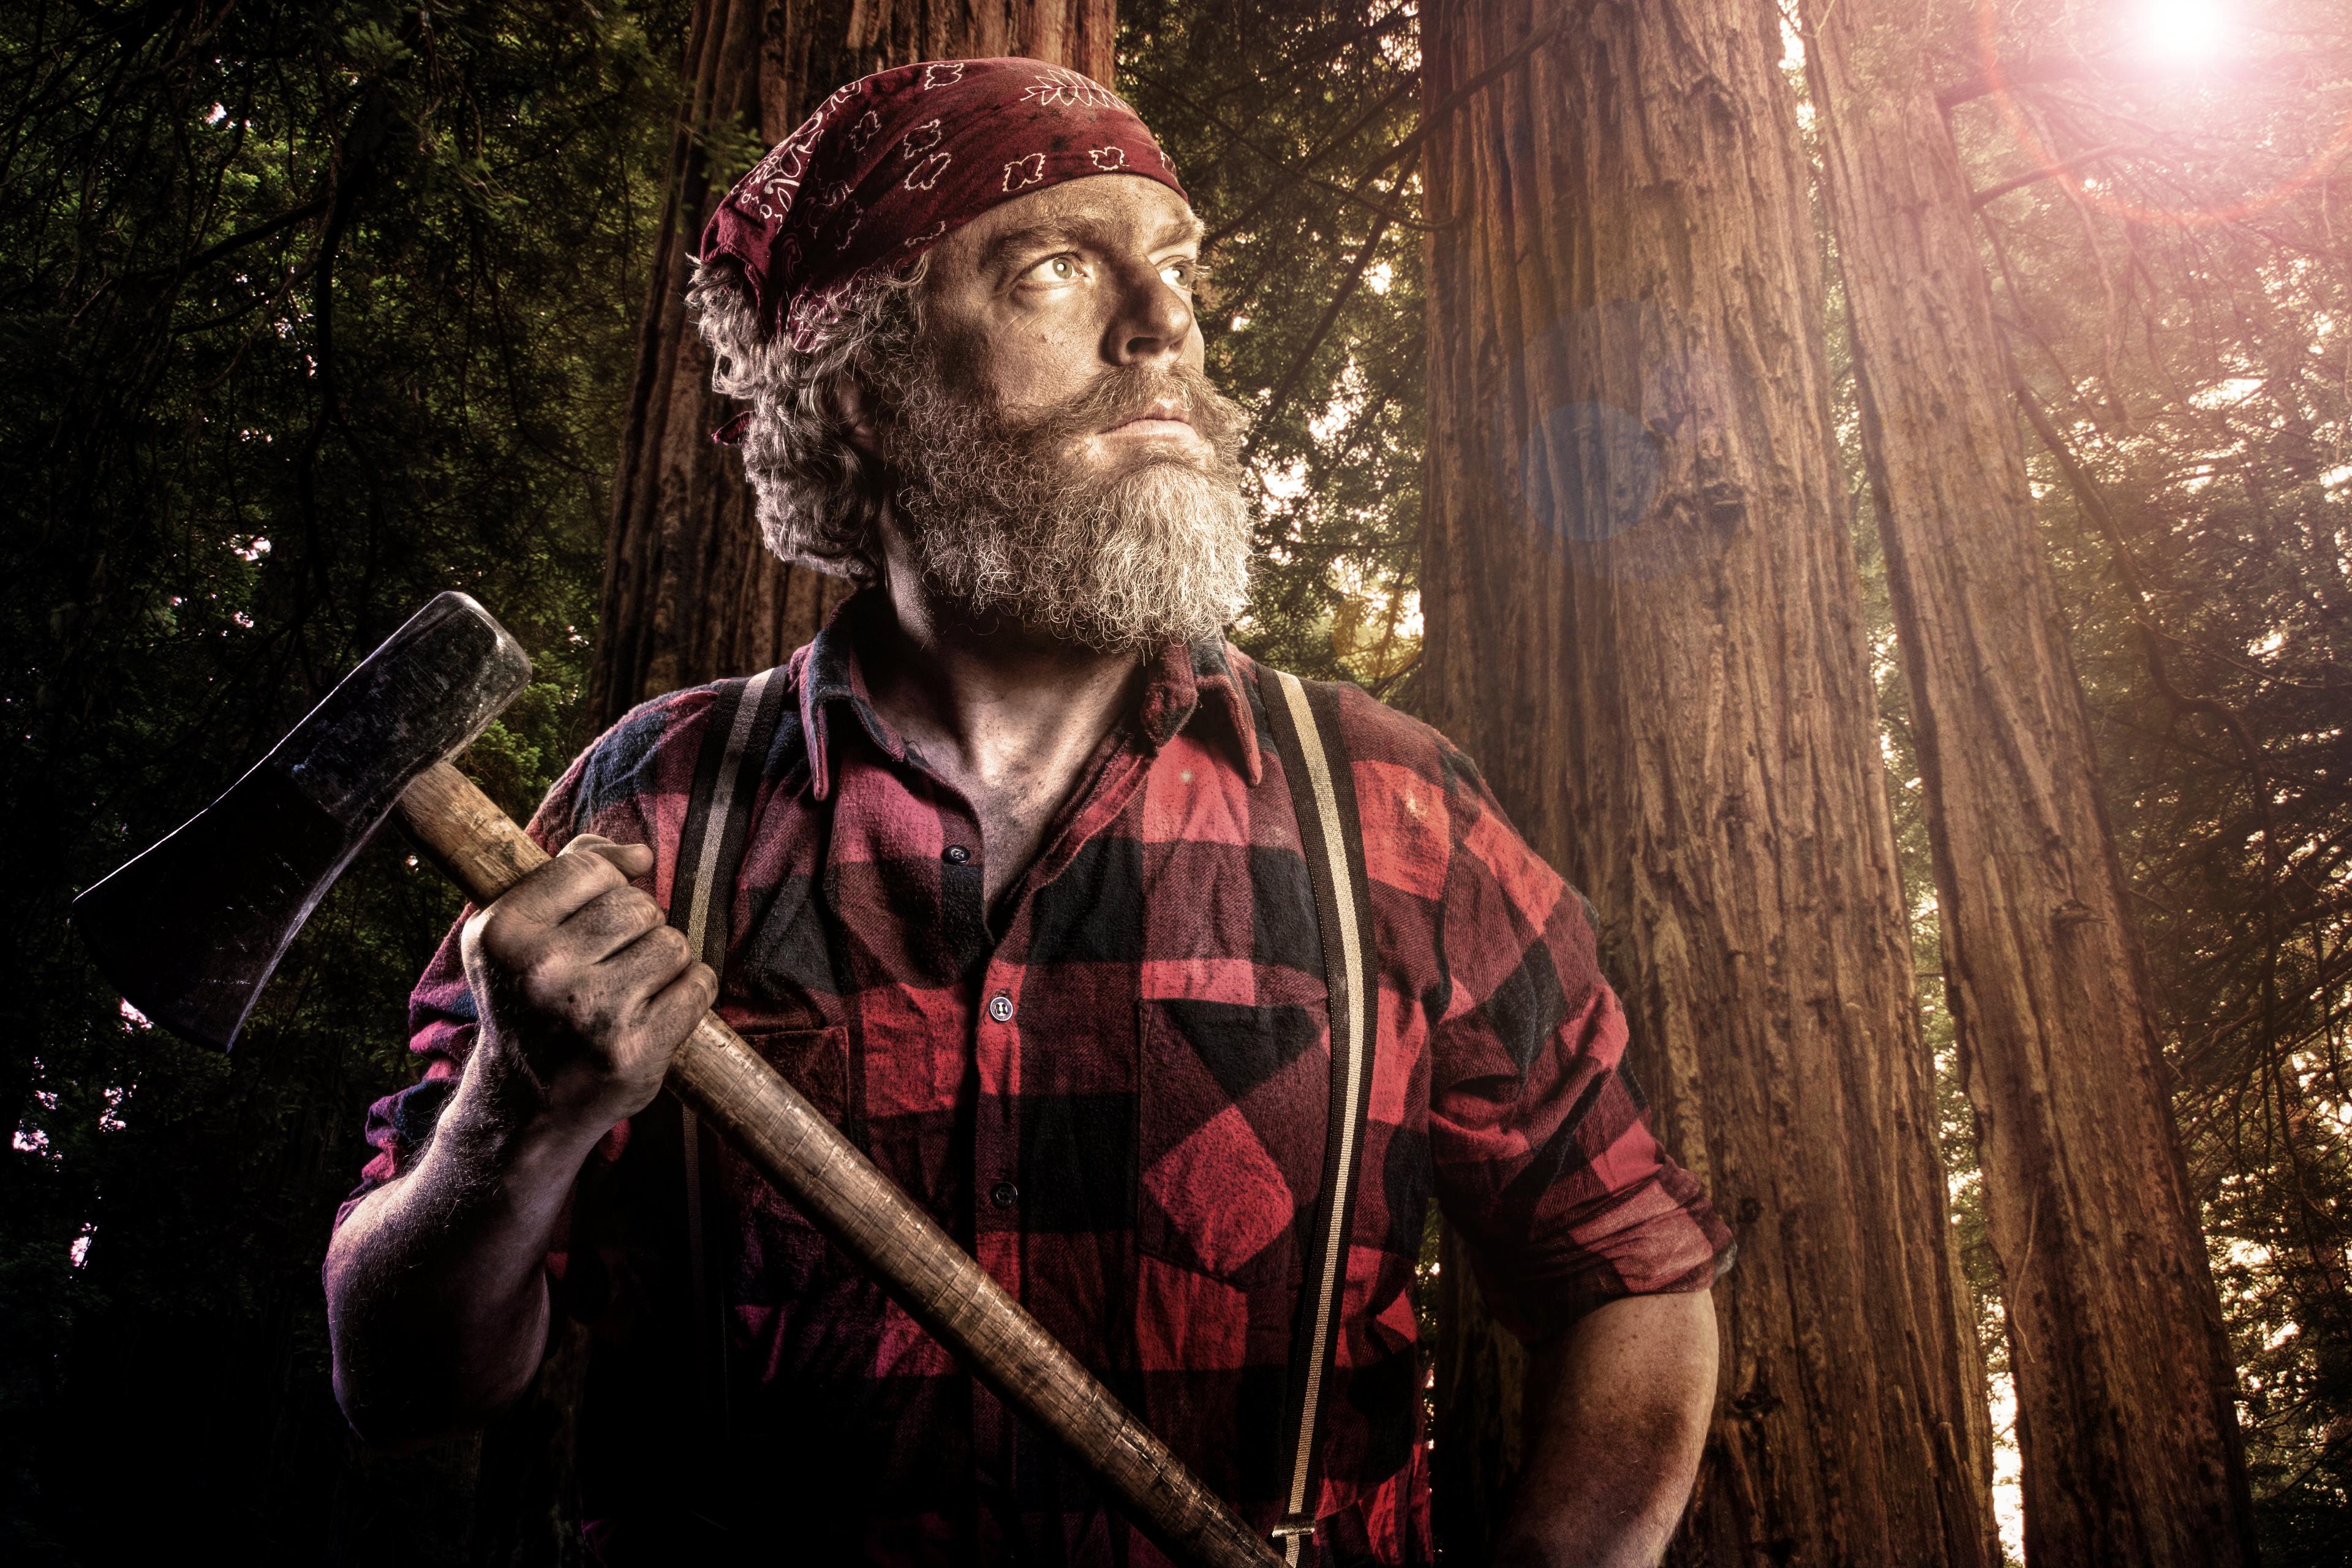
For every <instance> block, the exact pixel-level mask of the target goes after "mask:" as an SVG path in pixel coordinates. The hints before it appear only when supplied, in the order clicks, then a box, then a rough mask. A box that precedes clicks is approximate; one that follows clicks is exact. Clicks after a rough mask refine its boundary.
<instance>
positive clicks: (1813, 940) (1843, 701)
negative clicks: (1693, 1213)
mask: <svg viewBox="0 0 2352 1568" xmlns="http://www.w3.org/2000/svg"><path fill="white" fill-rule="evenodd" d="M1542 34H1549V35H1551V41H1550V42H1549V46H1548V47H1539V48H1538V49H1536V50H1535V51H1534V53H1533V54H1532V55H1531V56H1529V58H1528V62H1527V64H1526V65H1525V66H1524V67H1522V68H1518V69H1517V70H1514V71H1512V72H1510V73H1508V74H1506V75H1505V76H1503V77H1502V78H1501V79H1498V80H1497V81H1496V82H1495V83H1494V84H1493V86H1492V88H1491V89H1489V90H1487V91H1486V92H1483V93H1481V94H1478V95H1476V96H1475V97H1474V98H1472V99H1471V100H1469V101H1468V102H1467V103H1466V104H1465V105H1464V106H1463V107H1461V109H1460V110H1458V112H1456V113H1455V114H1454V116H1453V117H1452V118H1450V119H1449V120H1447V121H1444V123H1442V124H1439V125H1437V126H1435V127H1434V129H1433V134H1432V137H1431V140H1430V144H1429V164H1428V176H1427V177H1428V181H1429V196H1430V206H1431V208H1432V210H1433V212H1436V213H1441V214H1444V215H1445V216H1446V217H1447V218H1448V219H1450V220H1451V222H1450V225H1449V226H1445V227H1442V228H1439V229H1437V230H1435V231H1434V233H1433V237H1432V239H1431V251H1430V263H1429V271H1428V277H1427V283H1426V287H1427V291H1428V300H1429V335H1428V342H1429V355H1430V377H1431V385H1430V406H1429V417H1430V456H1429V462H1428V466H1427V473H1428V485H1427V491H1426V494H1425V497H1424V503H1423V504H1424V508H1425V517H1426V531H1425V535H1424V540H1425V553H1424V561H1423V582H1422V588H1423V603H1424V606H1425V609H1426V614H1427V617H1428V651H1427V654H1426V655H1425V658H1426V659H1427V661H1428V666H1429V668H1428V671H1427V675H1426V686H1425V691H1426V693H1427V695H1426V699H1425V706H1426V708H1427V710H1428V711H1429V712H1430V715H1431V717H1432V718H1433V719H1434V720H1435V721H1437V722H1438V723H1439V725H1440V726H1441V727H1442V728H1444V729H1445V730H1447V731H1449V732H1450V733H1451V734H1453V735H1454V737H1455V738H1456V739H1457V740H1458V741H1460V742H1462V743H1463V744H1464V745H1465V748H1466V749H1467V750H1468V751H1469V752H1471V753H1472V754H1473V755H1474V756H1475V757H1476V758H1477V759H1478V760H1479V762H1480V763H1481V764H1482V765H1483V766H1484V767H1485V768H1486V770H1487V773H1488V777H1489V779H1490V781H1491V782H1492V784H1493V785H1494V787H1495V789H1496V792H1497V794H1498V795H1500V796H1501V798H1502V800H1503V801H1504V803H1505V805H1507V806H1508V807H1509V808H1510V810H1511V811H1512V813H1513V815H1514V816H1515V817H1516V818H1517V821H1518V823H1519V825H1520V826H1521V827H1522V828H1523V829H1525V830H1526V831H1527V833H1528V837H1529V838H1530V840H1531V841H1532V842H1533V843H1534V844H1535V845H1536V846H1537V847H1538V848H1539V849H1541V850H1543V851H1544V852H1545V853H1546V854H1547V855H1549V857H1550V858H1552V859H1553V860H1554V862H1555V863H1556V864H1557V865H1559V868H1561V870H1562V871H1563V872H1565V873H1566V874H1567V875H1568V877H1569V878H1570V880H1571V881H1573V882H1575V883H1577V884H1578V885H1579V886H1580V887H1581V888H1583V889H1585V891H1586V892H1587V893H1588V894H1589V895H1590V896H1591V898H1592V900H1593V901H1594V902H1595V904H1596V905H1597V906H1598V907H1599V910H1600V917H1601V933H1602V942H1603V949H1604V957H1605V959H1606V961H1607V962H1608V963H1609V964H1610V966H1611V968H1612V977H1613V978H1614V979H1616V980H1617V981H1618V983H1619V984H1620V985H1621V987H1622V992H1623V994H1624V998H1625V1003H1626V1007H1627V1011H1628V1014H1629V1015H1630V1018H1631V1021H1632V1026H1633V1037H1634V1042H1635V1045H1634V1056H1635V1060H1636V1062H1637V1065H1638V1068H1639V1070H1640V1073H1641V1077H1642V1079H1643V1083H1644V1084H1645V1085H1647V1086H1648V1087H1649V1089H1650V1091H1651V1093H1652V1095H1653V1098H1654V1103H1655V1106H1656V1110H1657V1113H1658V1120H1659V1123H1660V1126H1661V1129H1662V1131H1664V1135H1665V1137H1666V1140H1667V1142H1668V1144H1669V1146H1670V1147H1672V1148H1673V1149H1674V1150H1675V1152H1677V1153H1678V1154H1679V1155H1680V1156H1681V1157H1682V1158H1683V1159H1684V1160H1685V1162H1686V1163H1688V1164H1689V1165H1690V1166H1691V1167H1692V1168H1693V1169H1694V1170H1696V1172H1698V1173H1700V1174H1701V1175H1702V1176H1704V1177H1705V1179H1706V1181H1707V1183H1708V1184H1709V1187H1710V1189H1711V1191H1712V1193H1713V1195H1714V1198H1715V1201H1716V1203H1717V1205H1718V1206H1719V1207H1720V1208H1721V1209H1722V1210H1723V1212H1724V1214H1725V1215H1726V1216H1727V1218H1728V1219H1729V1220H1730V1221H1731V1222H1732V1224H1733V1225H1734V1227H1735V1229H1736V1231H1737V1234H1738V1238H1739V1243H1740V1258H1739V1260H1738V1265H1737V1266H1736V1267H1735V1268H1733V1270H1732V1272H1731V1273H1730V1274H1729V1275H1728V1276H1727V1278H1726V1279H1725V1280H1724V1281H1723V1282H1722V1284H1720V1285H1719V1286H1718V1287H1717V1301H1718V1303H1719V1306H1720V1311H1721V1321H1722V1327H1723V1331H1724V1359H1723V1387H1722V1394H1721V1404H1720V1405H1719V1407H1718V1412H1717V1418H1716V1420H1715V1423H1714V1427H1713V1431H1712V1434H1711V1436H1710V1440H1709V1443H1708V1447H1707V1458H1706V1465H1705V1468H1704V1471H1703V1473H1702V1478H1701V1482H1700V1493H1699V1496H1698V1499H1697V1500H1696V1505H1695V1509H1694V1511H1693V1513H1692V1515H1691V1517H1690V1519H1689V1520H1688V1521H1686V1523H1685V1528H1684V1531H1683V1533H1682V1535H1681V1536H1680V1538H1679V1540H1678V1542H1677V1545H1676V1548H1675V1552H1676V1557H1677V1560H1678V1561H1682V1562H1687V1563H1751V1562H1803V1563H1822V1564H1828V1563H1852V1564H1856V1565H1861V1564H1871V1565H1874V1568H1875V1565H1878V1564H1884V1563H1949V1564H1970V1565H1974V1564H1982V1563H1995V1562H1998V1561H1999V1552H1998V1549H1997V1547H1996V1545H1995V1543H1994V1540H1993V1532H1992V1522H1991V1513H1990V1500H1989V1496H1988V1486H1989V1480H1990V1435H1989V1427H1988V1421H1987V1417H1986V1414H1985V1406H1984V1392H1983V1382H1982V1375H1981V1369H1980V1368H1979V1364H1978V1359H1977V1354H1976V1347H1975V1342H1974V1339H1973V1335H1972V1332H1971V1330H1970V1327H1969V1316H1968V1313H1967V1310H1966V1308H1965V1304H1964V1301H1963V1298H1962V1290H1961V1286H1960V1283H1959V1280H1958V1274H1957V1271H1956V1268H1955V1264H1954V1258H1953V1255H1952V1250H1951V1246H1950V1243H1949V1240H1948V1226H1947V1222H1946V1194H1945V1190H1944V1183H1943V1173H1942V1171H1941V1169H1940V1167H1939V1164H1938V1163H1937V1157H1936V1153H1935V1150H1934V1145H1933V1142H1932V1131H1931V1130H1932V1128H1933V1127H1934V1125H1935V1107H1934V1100H1933V1092H1932V1089H1933V1085H1932V1071H1931V1064H1930V1062H1929V1060H1928V1058H1927V1055H1926V1053H1925V1052H1924V1050H1923V1049H1922V1048H1921V1046H1920V1042H1919V1038H1918V1034H1917V1029H1916V1018H1915V1014H1914V1009H1913V1002H1912V976H1911V960H1910V944H1909V938H1908V933H1907V931H1906V927H1905V921H1904V913H1903V910H1902V907H1901V903H1900V891H1899V886H1898V882H1897V878H1896V872H1895V862H1894V845H1893V838H1892V833H1891V829H1890V824H1889V818H1888V813H1887V806H1886V801H1885V795H1884V793H1883V788H1882V785H1881V783H1880V777H1879V774H1878V772H1877V769H1876V767H1875V765H1874V754H1875V751H1876V744H1877V737H1876V725H1875V713H1874V700H1873V696H1872V691H1871V686H1870V681H1869V677H1868V673H1867V669H1866V666H1865V662H1864V647H1863V627H1862V626H1861V624H1860V614H1859V597H1858V595H1857V593H1856V591H1855V583H1854V568H1853V560H1852V555H1851V549H1850V545H1849V543H1848V541H1847V539H1846V536H1845V534H1844V532H1843V524H1842V509H1841V506H1840V495H1841V492H1842V489H1843V486H1842V484H1841V482H1840V477H1839V475H1838V474H1837V473H1836V471H1835V459H1834V455H1833V454H1834V447H1833V444H1832V436H1831V432H1830V429H1829V425H1828V407H1827V404H1828V400H1827V383H1826V376H1825V374H1824V370H1823V363H1822V349H1821V335H1820V334H1821V323H1820V318H1819V314H1818V310H1819V303H1818V302H1819V289H1820V276H1821V275H1820V263H1819V258H1818V255H1817V253H1816V249H1815V246H1814V242H1813V239H1812V236H1811V216H1810V213H1809V209H1808V203H1807V194H1806V183H1805V175H1804V170H1803V167H1802V164H1801V160H1800V157H1799V153H1798V149H1797V136H1796V128H1795V124H1794V120H1793V106H1792V102H1791V100H1790V94H1789V92H1788V89H1787V87H1786V84H1785V83H1784V81H1783V79H1781V77H1780V67H1779V62H1780V56H1781V37H1780V18H1779V16H1778V14H1777V12H1776V11H1775V10H1774V8H1773V6H1772V5H1769V4H1766V3H1761V0H1675V3H1669V4H1659V5H1643V6H1601V7H1584V6H1571V5H1549V4H1540V3H1533V4H1531V3H1529V0H1499V3H1490V4H1482V5H1468V6H1447V7H1441V8H1437V9H1434V10H1433V11H1432V12H1431V13H1430V14H1429V15H1428V16H1427V31H1426V36H1425V39H1424V47H1423V68H1424V100H1425V101H1426V102H1429V103H1431V104H1437V103H1441V102H1443V101H1444V100H1445V99H1446V97H1447V95H1448V94H1449V93H1450V92H1451V91H1452V90H1453V89H1454V87H1455V86H1456V85H1458V84H1460V83H1463V82H1465V81H1468V80H1470V79H1474V78H1475V77H1476V76H1477V75H1478V74H1479V73H1480V72H1481V71H1483V70H1485V69H1486V68H1488V67H1489V66H1490V65H1491V64H1493V63H1494V62H1496V60H1498V59H1500V58H1502V57H1503V56H1504V55H1505V54H1506V53H1507V51H1508V50H1510V49H1511V48H1512V47H1515V46H1517V45H1518V44H1519V43H1521V42H1522V41H1523V40H1526V39H1528V38H1529V37H1534V36H1538V35H1542ZM1448 1447H1449V1445H1448V1440H1447V1438H1446V1436H1444V1433H1443V1432H1441V1434H1440V1437H1439V1444H1438V1456H1437V1458H1438V1461H1439V1463H1440V1465H1441V1466H1444V1465H1447V1464H1449V1463H1450V1459H1451V1456H1450V1454H1449V1452H1448ZM1445 1484H1446V1477H1445V1476H1444V1474H1443V1473H1441V1476H1440V1485H1441V1487H1442V1486H1444V1485H1445ZM1460 1503H1461V1500H1460V1499H1459V1498H1458V1497H1457V1499H1456V1500H1454V1502H1453V1503H1451V1504H1449V1505H1448V1507H1449V1512H1450V1513H1452V1514H1454V1517H1456V1518H1459V1517H1460V1513H1459V1508H1460Z"/></svg>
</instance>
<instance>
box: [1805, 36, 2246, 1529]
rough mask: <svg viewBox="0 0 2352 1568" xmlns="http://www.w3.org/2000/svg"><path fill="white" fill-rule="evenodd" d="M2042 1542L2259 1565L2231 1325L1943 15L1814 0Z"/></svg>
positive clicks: (1949, 943) (1834, 202)
mask: <svg viewBox="0 0 2352 1568" xmlns="http://www.w3.org/2000/svg"><path fill="white" fill-rule="evenodd" d="M1805 11H1806V44H1807V48H1806V70H1807V74H1808V77H1809V79H1810V80H1811V84H1812V93H1813V100H1814V103H1815V106H1816V109H1817V110H1818V113H1819V118H1818V121H1817V122H1816V125H1817V130H1818V132H1819V134H1820V138H1821V149H1822V160H1823V165H1824V168H1823V175H1824V178H1823V193H1824V195H1826V197H1827V198H1828V203H1829V210H1830V215H1831V219H1832V224H1833V226H1834V229H1835V233H1836V236H1837V248H1838V258H1839V262H1840V265H1841V268H1842V269H1843V275H1844V279H1845V293H1846V302H1847V310H1848V311H1849V314H1850V318H1851V320H1852V322H1853V356H1854V367H1855V378H1856V383H1857V386H1858V390H1859V392H1860V397H1861V407H1862V433H1863V448H1864V455H1865V458H1866V459H1867V461H1868V465H1869V471H1870V484H1871V492H1872V497H1873V499H1874V501H1875V503H1876V506H1877V511H1878V520H1879V530H1880V534H1881V537H1882V538H1883V540H1884V541H1885V551H1886V572H1887V582H1888V586H1889V588H1890V589H1891V590H1892V595H1893V598H1894V604H1895V629H1896V632H1897V634H1898V636H1899V637H1900V639H1901V647H1902V658H1903V668H1904V677H1905V679H1906V682H1907V684H1908V686H1909V689H1910V693H1911V710H1912V713H1913V715H1914V718H1915V726H1916V735H1917V740H1918V748H1919V768H1920V778H1921V780H1922V782H1923V784H1925V786H1926V791H1927V823H1928V827H1929V831H1930V833H1931V836H1932V839H1933V843H1934V848H1935V866H1936V894H1937V902H1938V906H1939V910H1940V914H1941V919H1942V922H1943V936H1944V964H1945V985H1946V989H1947V993H1948V996H1949V998H1950V1002H1951V1007H1952V1014H1953V1017H1954V1020H1955V1022H1956V1023H1957V1024H1958V1030H1959V1051H1960V1063H1961V1072H1962V1077H1963V1079H1964V1080H1965V1082H1966V1085H1967V1089H1968V1093H1969V1101H1970V1103H1971V1104H1972V1105H1973V1106H1974V1108H1975V1111H1976V1121H1977V1138H1978V1145H1979V1159H1980V1160H1981V1162H1982V1164H1983V1170H1984V1184H1985V1213H1986V1218H1987V1221H1988V1226H1989V1228H1990V1235H1991V1240H1992V1247H1993V1252H1994V1255H1995V1257H1996V1258H1997V1259H1998V1261H1999V1264H2000V1272H2001V1295H2002V1300H2003V1304H2004V1306H2005V1308H2006V1310H2007V1315H2008V1323H2009V1343H2010V1363H2011V1369H2012V1372H2013V1374H2014V1376H2015V1379H2016V1384H2017V1431H2018V1440H2019V1444H2020V1446H2021V1449H2022V1450H2023V1458H2024V1476H2025V1543H2026V1559H2027V1561H2028V1562H2029V1563H2052V1564H2055V1563H2070V1564H2071V1563H2113V1564H2134V1563H2145V1564H2151V1565H2154V1564H2167V1565H2171V1564H2179V1565H2183V1568H2186V1565H2188V1564H2192V1563H2195V1564H2217V1565H2218V1564H2231V1563H2251V1562H2252V1561H2253V1556H2254V1547H2253V1532H2252V1503H2251V1501H2250V1500H2249V1497H2248V1493H2247V1486H2246V1473H2245V1461H2244V1456H2243V1453H2242V1447H2241V1444H2240V1440H2239V1436H2238V1426H2237V1414H2236V1409H2235V1406H2234V1404H2233V1397H2232V1392H2233V1391H2232V1373H2231V1360H2230V1351H2229V1342H2228V1338H2227V1336H2226V1334H2225V1332H2224V1331H2223V1327H2222V1321H2221V1305H2220V1302H2219V1300H2217V1299H2216V1297H2215V1295H2214V1289H2213V1280H2212V1277H2211V1275H2210V1272H2209V1270H2208V1267H2207V1260H2206V1251H2205V1241H2204V1237H2203V1236H2202V1234H2201V1233H2200V1227H2199V1225H2198V1216H2197V1212H2196V1205H2195V1203H2194V1201H2193V1200H2192V1199H2191V1197H2190V1195H2189V1190H2188V1184H2187V1180H2186V1178H2185V1175H2184V1173H2183V1171H2182V1166H2181V1162H2180V1157H2179V1152H2178V1148H2177V1145H2176V1143H2175V1141H2174V1132H2173V1125H2172V1116H2171V1110H2170V1107H2169V1105H2168V1097H2167V1091H2166V1087H2165V1070H2164V1068H2163V1066H2162V1063H2161V1060H2160V1058H2159V1056H2158V1046H2157V1039H2156V1032H2155V1029H2154V1028H2153V1026H2152V1025H2151V1023H2150V1019H2149V1015H2148V1009H2147V1002H2146V996H2145V985H2144V974H2143V969H2142V960H2141V956H2140V952H2139V948H2138V942H2137V931H2136V929H2135V925H2134V921H2133V919H2132V913H2131V909H2130V906H2129V904H2128V902H2127V901H2126V895H2125V891H2124V884H2123V878H2122V873H2121V868H2120V867H2119V865H2118V863H2117V861H2116V853H2115V847H2114V843H2113V840H2112V838H2111V836H2110V835H2109V833H2108V831H2107V825H2106V822H2105V817H2104V816H2103V815H2102V809H2101V803H2100V793H2099V781H2098V775H2097V773H2096V759H2095V754H2094V752H2093V749H2092V741H2091V733H2090V727H2089V723H2088V721H2087V719H2086V716H2085V714H2084V707H2083V700H2082V692H2081V689H2080V688H2079V687H2078V685H2077V684H2076V681H2075V678H2074V667H2073V663H2072V660H2071V658H2070V656H2069V653H2068V649H2067V644H2066V637H2065V632H2064V628H2063V626H2062V625H2061V623H2060V621H2059V616H2058V606H2057V600H2056V596H2055V595H2054V594H2053V592H2052V589H2051V584H2050V577H2049V573H2048V571H2047V569H2046V567H2045V565H2044V563H2043V560H2042V540H2041V535H2040V533H2039V531H2038V530H2037V527H2036V524H2035V521H2034V514H2033V497H2032V491H2031V490H2030V489H2029V488H2028V487H2027V483H2026V477H2025V453H2024V445H2023V441H2022V438H2021V436H2020V434H2019V431H2018V426H2017V411H2016V407H2015V405H2014V404H2013V403H2012V401H2011V395H2010V385H2009V377H2008V372H2007V368H2006V364H2005V363H2004V360H2003V351H2002V346H2001V344H2000V340H1999V338H1998V337H1997V335H1996V329H1995V326H1994V322H1993V314H1992V294H1991V289H1990V286H1989V285H1988V283H1987V281H1986V279H1985V273H1984V268H1983V267H1982V265H1981V263H1980V259H1979V255H1978V251H1977V240H1976V225H1975V218H1974V214H1973V211H1972V208H1971V205H1970V203H1969V186H1968V183H1967V180H1966V178H1965V176H1964V174H1963V172H1962V170H1961V167H1960V163H1959V157H1958V152H1957V150H1956V149H1955V148H1954V146H1953V144H1952V140H1951V136H1950V134H1949V132H1948V129H1947V127H1946V125H1945V123H1944V121H1943V117H1942V115H1941V114H1940V113H1939V112H1938V110H1937V107H1936V95H1935V87H1934V84H1933V83H1932V82H1931V81H1930V80H1929V79H1928V72H1927V62H1926V60H1925V58H1924V57H1923V53H1922V50H1921V48H1920V40H1919V32H1920V29H1919V18H1918V15H1917V12H1916V8H1915V7H1914V6H1911V5H1905V4H1899V3H1897V0H1837V3H1833V4H1824V3H1823V0H1805Z"/></svg>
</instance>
